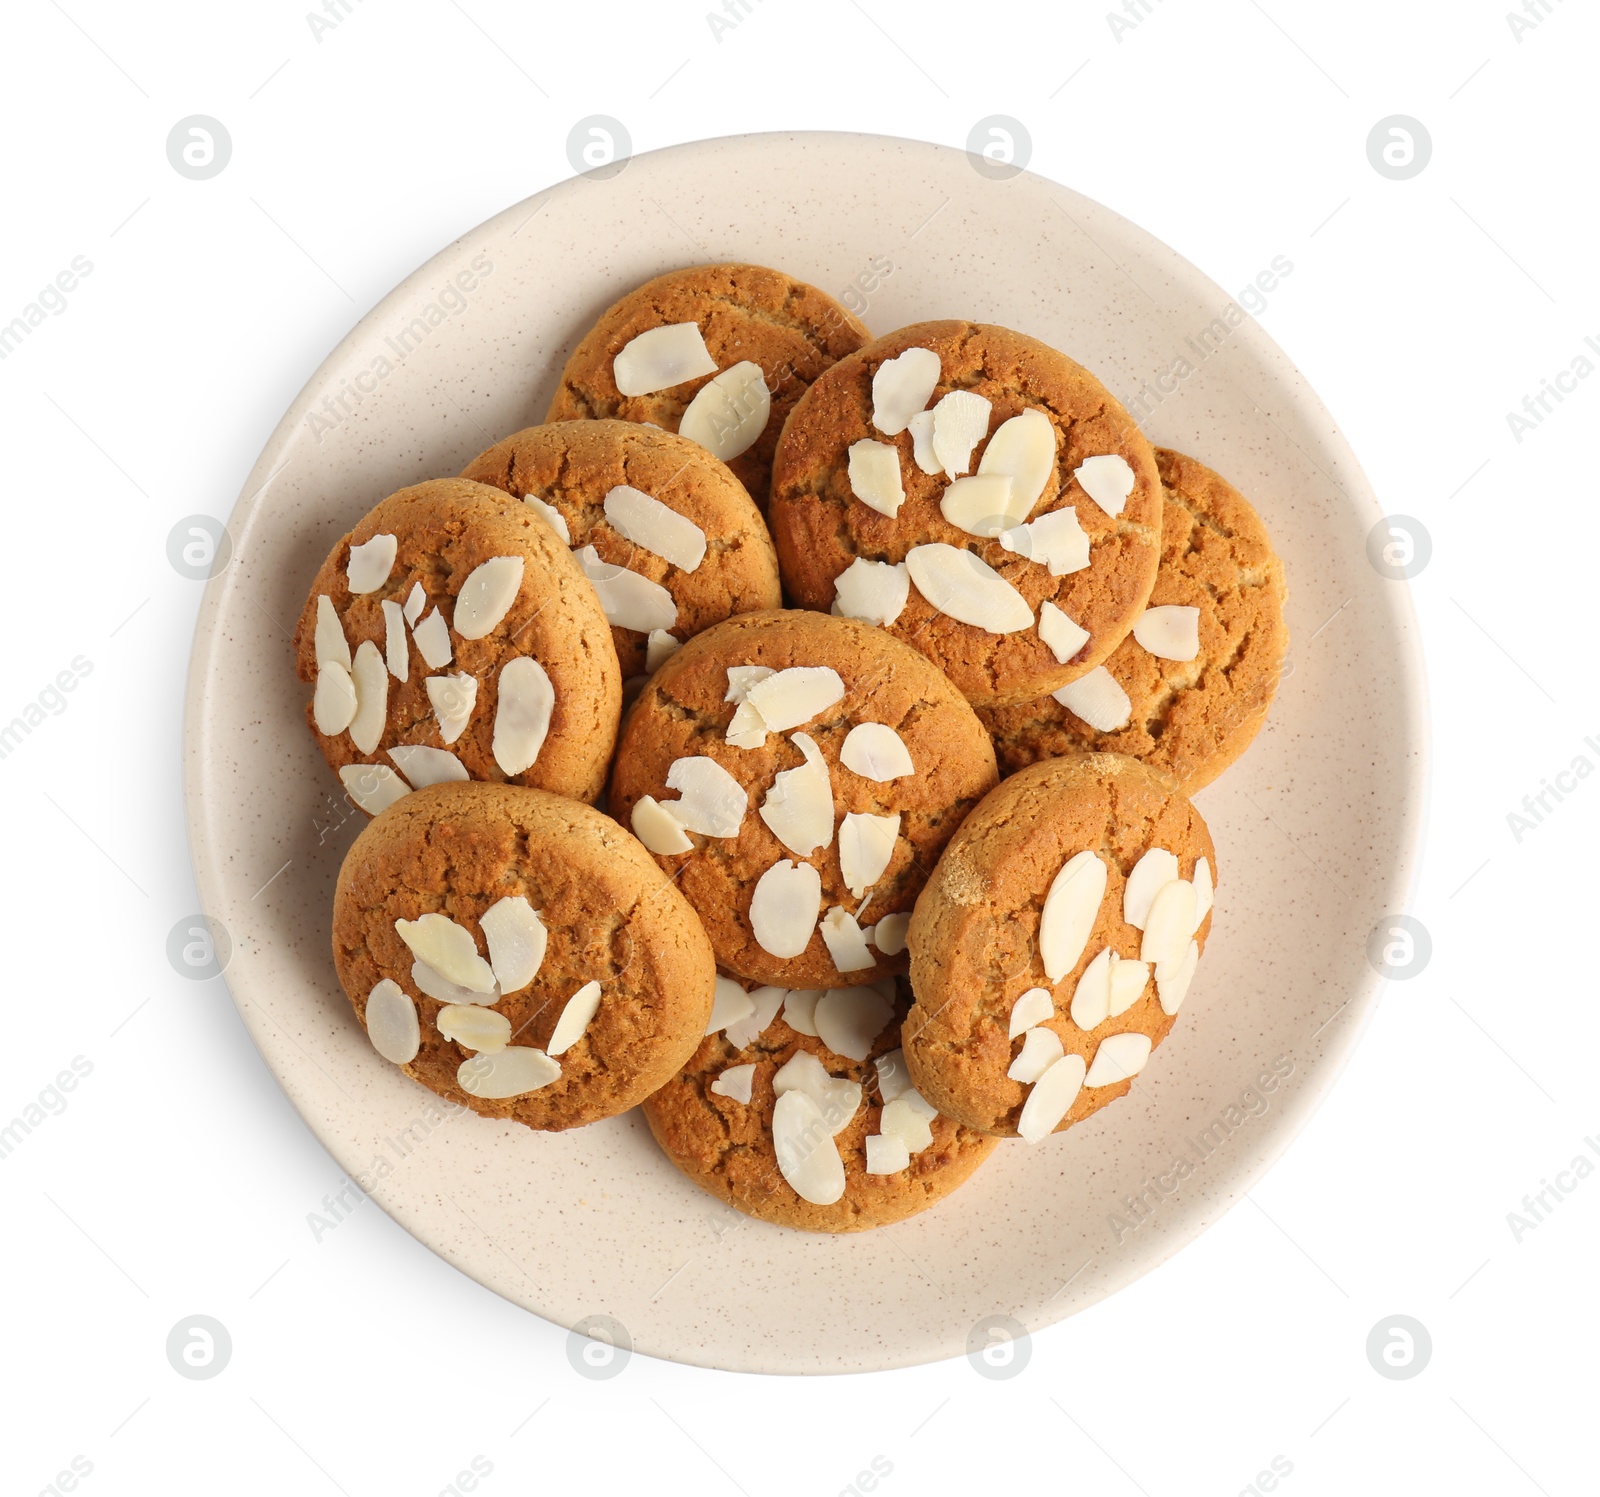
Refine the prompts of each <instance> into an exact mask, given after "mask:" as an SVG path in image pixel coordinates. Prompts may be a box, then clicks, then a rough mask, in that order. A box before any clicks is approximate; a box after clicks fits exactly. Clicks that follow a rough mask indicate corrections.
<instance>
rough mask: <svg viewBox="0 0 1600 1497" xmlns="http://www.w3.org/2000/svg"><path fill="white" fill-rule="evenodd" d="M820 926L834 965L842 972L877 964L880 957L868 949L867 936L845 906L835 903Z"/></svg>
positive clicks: (856, 970) (824, 942) (824, 943)
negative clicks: (862, 932)
mask: <svg viewBox="0 0 1600 1497" xmlns="http://www.w3.org/2000/svg"><path fill="white" fill-rule="evenodd" d="M818 928H819V929H820V930H821V931H822V943H823V945H825V946H826V947H827V948H828V955H829V957H830V958H832V961H833V965H834V966H835V967H837V968H838V969H839V970H840V971H841V972H859V971H860V970H861V969H862V968H863V967H875V966H877V964H878V959H877V958H876V957H875V956H873V954H872V952H871V951H870V950H869V949H868V947H867V938H866V937H865V936H864V935H862V934H861V927H860V926H859V925H857V924H856V917H855V916H854V915H852V914H851V913H850V911H849V910H847V909H845V908H843V906H841V905H834V907H833V908H832V909H831V910H829V911H828V913H827V914H826V915H824V916H823V917H822V920H821V922H820V925H819V927H818Z"/></svg>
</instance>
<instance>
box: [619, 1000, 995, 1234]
mask: <svg viewBox="0 0 1600 1497" xmlns="http://www.w3.org/2000/svg"><path fill="white" fill-rule="evenodd" d="M723 983H724V984H725V983H726V980H725V979H724V980H723ZM719 986H720V984H719ZM877 986H878V989H879V991H875V990H874V989H873V988H866V989H849V990H841V991H837V992H835V993H831V994H826V995H819V994H816V993H799V994H784V993H781V992H780V991H779V990H778V989H776V988H765V989H762V988H758V989H756V990H755V992H754V993H752V994H750V995H749V997H750V999H753V1000H754V1003H755V1005H756V1011H755V1013H753V1014H752V1015H750V1016H749V1017H747V1018H744V1019H742V1020H741V1021H740V1023H739V1024H736V1025H735V1026H732V1027H731V1032H729V1031H725V1032H720V1033H717V1034H712V1035H708V1036H707V1037H706V1039H705V1040H704V1041H703V1042H702V1043H701V1045H700V1048H699V1049H698V1050H696V1051H695V1053H694V1056H693V1058H692V1059H691V1060H690V1062H689V1064H688V1065H687V1066H685V1067H684V1069H683V1070H682V1071H680V1072H679V1073H678V1075H676V1076H674V1077H673V1078H672V1080H671V1081H669V1082H668V1083H667V1084H666V1085H665V1086H663V1087H662V1088H661V1089H660V1090H659V1091H658V1092H655V1093H654V1094H653V1095H652V1096H651V1097H650V1098H649V1099H648V1100H647V1101H646V1102H645V1105H644V1115H645V1118H646V1120H647V1121H648V1122H649V1124H650V1131H651V1132H652V1133H653V1134H655V1137H656V1142H657V1143H659V1144H660V1145H661V1147H662V1148H663V1149H664V1150H665V1151H666V1153H667V1157H668V1158H669V1159H671V1160H672V1162H673V1163H674V1164H675V1165H677V1166H678V1168H679V1169H680V1170H682V1171H683V1172H684V1174H686V1175H687V1176H688V1177H689V1178H690V1179H691V1180H693V1181H694V1183H695V1184H696V1185H698V1186H700V1187H701V1189H703V1190H707V1191H709V1192H710V1193H711V1194H712V1195H714V1196H717V1197H718V1198H720V1199H721V1200H724V1201H726V1202H727V1203H728V1204H729V1205H730V1206H733V1207H735V1208H736V1209H738V1210H740V1211H743V1212H744V1213H745V1214H746V1215H747V1216H754V1217H757V1218H759V1219H760V1220H762V1221H767V1222H775V1223H777V1224H778V1225H779V1226H783V1227H798V1228H799V1229H801V1230H802V1231H807V1232H859V1231H862V1230H864V1229H866V1228H868V1227H885V1226H888V1225H889V1224H890V1223H891V1222H897V1221H903V1220H904V1219H905V1218H906V1217H908V1216H913V1215H915V1214H916V1213H917V1212H919V1211H925V1210H927V1209H928V1207H930V1206H932V1205H934V1204H935V1203H936V1202H938V1201H941V1200H943V1199H944V1197H945V1196H947V1195H949V1194H950V1192H951V1191H953V1190H954V1189H955V1188H956V1187H957V1186H958V1185H960V1184H962V1183H963V1182H964V1181H965V1180H967V1179H968V1178H969V1177H970V1176H971V1175H972V1172H973V1171H974V1170H975V1169H977V1167H978V1166H979V1165H980V1164H982V1163H983V1161H984V1160H985V1159H986V1158H987V1157H988V1156H989V1154H990V1153H991V1152H992V1151H993V1150H994V1148H995V1147H996V1140H995V1139H993V1138H988V1137H986V1136H984V1135H983V1134H981V1133H978V1132H975V1131H974V1130H973V1129H971V1128H965V1127H962V1126H961V1125H960V1124H958V1123H954V1122H952V1121H951V1120H950V1119H949V1118H946V1117H938V1116H934V1115H933V1109H932V1108H931V1107H929V1106H928V1105H927V1104H926V1103H924V1102H923V1101H922V1099H921V1098H920V1097H919V1096H917V1095H916V1093H915V1092H914V1091H912V1090H911V1088H910V1081H909V1078H908V1077H907V1076H906V1070H905V1061H904V1058H903V1057H902V1056H901V1054H900V1050H899V1046H900V1024H901V1021H902V1020H903V1019H904V1017H905V1013H906V1008H907V1003H908V1000H907V998H906V997H905V995H904V993H903V992H902V991H899V990H897V989H896V986H895V984H894V983H893V982H892V981H890V982H886V983H882V984H879V985H877ZM902 986H903V985H902ZM729 987H731V988H732V989H733V991H734V993H736V994H737V993H738V992H739V991H740V989H739V988H738V987H737V986H736V985H733V984H726V986H724V987H723V988H722V991H724V992H726V991H727V988H729ZM797 1000H803V1001H797ZM780 1003H782V1004H783V1012H782V1014H781V1015H780V1016H775V1015H774V1010H775V1009H776V1008H777V1006H778V1004H780ZM797 1010H798V1011H797ZM819 1010H820V1011H821V1012H822V1014H823V1015H824V1018H823V1024H822V1027H823V1028H825V1029H826V1030H827V1032H828V1033H829V1035H830V1036H831V1037H832V1038H833V1039H834V1040H835V1041H837V1042H838V1043H841V1044H844V1045H846V1046H847V1049H848V1051H849V1052H850V1053H841V1052H839V1051H836V1050H834V1049H832V1048H830V1046H829V1044H828V1043H827V1042H826V1041H825V1040H824V1039H822V1038H821V1037H819V1036H818V1035H817V1034H816V1033H814V1031H815V1030H816V1029H817V1028H818V1027H819V1026H818V1024H817V1014H818V1011H819ZM830 1018H831V1020H832V1022H831V1023H830V1022H829V1020H830ZM791 1020H792V1021H793V1022H792V1023H791ZM880 1024H881V1026H882V1027H881V1028H879V1027H878V1026H879V1025H880ZM795 1025H799V1026H800V1027H799V1028H796V1027H794V1026H795ZM752 1031H754V1032H752ZM780 1088H781V1090H782V1093H783V1095H784V1096H787V1097H788V1099H789V1100H788V1101H786V1102H784V1101H782V1099H781V1098H780V1096H779V1089H780ZM780 1105H781V1106H782V1108H783V1112H782V1114H781V1115H779V1114H778V1109H779V1107H780ZM797 1187H798V1188H797ZM802 1192H804V1194H802Z"/></svg>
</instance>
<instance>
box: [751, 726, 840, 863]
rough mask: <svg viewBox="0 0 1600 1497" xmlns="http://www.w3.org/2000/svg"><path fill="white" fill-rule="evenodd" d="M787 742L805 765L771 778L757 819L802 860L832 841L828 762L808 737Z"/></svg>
mask: <svg viewBox="0 0 1600 1497" xmlns="http://www.w3.org/2000/svg"><path fill="white" fill-rule="evenodd" d="M789 742H790V743H792V744H793V745H794V746H795V747H796V748H797V749H799V750H800V752H801V754H802V755H804V758H805V762H804V763H803V764H800V765H798V766H797V767H796V768H794V769H784V770H780V771H779V772H778V774H777V775H776V776H775V777H774V778H773V781H772V788H771V789H770V790H768V791H767V794H766V798H765V799H764V800H763V801H762V802H761V819H762V820H763V821H764V822H766V824H767V826H768V827H769V828H770V829H771V831H772V835H773V836H774V837H776V838H777V839H778V841H780V842H781V843H783V845H784V846H785V847H786V848H788V849H789V851H790V852H792V853H793V854H794V855H795V856H796V857H797V858H805V857H810V855H811V854H812V853H814V852H815V851H816V850H817V849H818V848H819V847H826V846H827V845H828V844H829V843H830V842H832V841H833V782H832V781H831V780H830V779H829V777H828V761H827V760H826V759H824V758H823V757H822V750H821V749H819V748H818V747H817V745H816V743H815V742H814V741H813V739H812V738H811V736H810V735H809V734H807V733H796V734H794V735H793V737H791V738H790V740H789ZM841 856H842V848H841Z"/></svg>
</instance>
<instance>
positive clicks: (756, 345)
mask: <svg viewBox="0 0 1600 1497" xmlns="http://www.w3.org/2000/svg"><path fill="white" fill-rule="evenodd" d="M686 323H692V324H694V325H695V326H696V327H698V329H699V333H700V341H701V353H700V356H699V357H698V358H696V357H695V353H696V351H695V349H694V348H693V342H694V340H693V339H692V338H691V339H689V340H688V343H689V348H688V350H687V353H688V355H689V359H688V362H686V363H685V364H683V365H681V366H680V367H683V368H691V369H693V370H695V372H694V373H692V374H687V375H684V376H683V377H681V378H679V379H677V380H675V381H674V382H673V383H672V384H670V385H667V386H665V387H662V388H657V389H650V390H644V391H641V392H640V393H637V394H624V393H623V391H622V389H619V388H618V377H617V370H616V359H617V355H618V354H620V353H622V351H623V350H624V349H625V348H627V347H628V346H629V344H630V343H632V342H633V340H634V339H636V338H638V337H639V335H640V334H642V333H649V332H651V331H652V330H654V329H657V328H665V327H673V326H681V325H683V324H686ZM870 336H871V334H869V333H868V332H867V330H866V328H865V327H864V326H863V325H862V323H861V322H860V320H859V319H858V318H856V317H855V316H853V315H852V314H851V313H849V312H847V311H846V310H845V309H844V308H843V307H841V306H840V305H839V303H838V302H836V301H835V300H834V299H833V298H832V297H831V296H829V295H828V294H827V293H826V292H824V291H819V290H817V288H816V287H815V286H808V285H807V284H806V283H805V282H804V281H797V280H795V279H794V277H793V276H787V275H784V274H783V272H782V271H778V270H768V269H766V268H765V267H764V266H761V265H740V264H732V265H690V266H687V267H686V268H684V269H683V270H673V271H669V272H668V273H667V274H666V275H660V276H657V277H656V278H655V279H654V280H652V281H646V282H645V283H644V285H642V286H640V287H638V288H637V289H636V290H634V291H630V292H629V293H628V294H627V295H626V296H624V297H623V298H622V299H621V300H620V301H617V302H614V303H613V304H612V305H611V306H610V307H608V308H607V309H606V311H605V312H604V313H603V314H602V315H601V317H600V320H599V321H598V322H597V323H596V324H595V325H594V327H593V328H591V329H590V330H589V332H588V333H587V334H585V336H584V339H583V341H582V342H581V343H579V345H578V346H577V348H575V349H574V350H573V352H572V356H571V357H570V358H569V359H568V360H567V364H566V368H565V369H563V370H562V371H561V385H560V388H559V389H558V390H557V391H556V394H555V398H554V399H553V400H552V401H551V402H550V410H549V413H548V414H547V415H546V416H545V420H546V421H572V420H578V419H583V418H589V419H593V418H595V417H604V416H616V417H620V418H621V419H622V420H624V421H648V422H651V423H653V424H654V425H656V426H660V427H663V428H664V429H666V430H667V431H671V432H676V431H678V430H679V429H680V425H681V423H682V421H683V418H684V413H685V411H686V410H687V409H688V408H689V406H690V404H691V403H692V402H693V401H694V400H695V398H696V397H697V396H699V395H700V393H701V391H702V390H704V389H705V387H706V386H707V385H709V384H710V383H711V381H712V380H713V378H718V379H720V378H721V377H722V376H723V375H725V374H727V372H728V371H729V370H732V369H734V368H735V367H736V366H738V365H740V364H743V363H747V362H748V363H754V364H757V365H759V366H760V368H761V372H762V374H763V375H764V377H765V378H764V383H765V388H766V394H765V397H764V400H765V403H766V405H767V407H768V409H767V416H766V420H765V421H764V422H763V423H761V425H760V429H759V431H756V432H753V431H752V430H750V428H751V427H754V426H755V424H756V416H757V415H758V414H759V412H758V411H757V410H756V409H755V406H756V405H757V404H759V403H760V402H761V401H762V399H763V397H762V396H761V395H760V393H759V392H757V391H755V390H754V389H753V387H745V386H743V385H741V382H740V380H739V379H738V378H737V377H730V378H729V379H727V380H724V381H723V388H726V389H727V390H728V392H729V396H730V400H729V401H728V402H726V403H723V402H720V401H719V400H718V398H717V396H716V393H715V392H713V393H712V394H710V395H707V396H706V397H705V399H704V400H703V401H702V402H701V404H700V406H699V407H698V408H697V414H696V416H695V418H693V420H692V421H691V430H693V431H698V432H700V433H702V434H703V433H706V432H710V433H713V434H715V435H716V437H717V440H718V441H719V442H721V443H722V444H723V450H718V451H717V452H716V455H717V456H718V457H722V458H724V460H725V461H726V462H727V464H728V466H729V467H730V468H732V469H733V473H734V476H735V477H736V478H737V479H738V480H739V482H740V483H742V484H743V485H744V486H745V488H746V489H748V490H749V491H750V497H751V498H752V499H754V500H755V502H756V504H757V506H758V507H760V508H761V509H762V510H763V511H764V510H765V509H766V504H767V484H768V480H769V477H770V474H771V469H772V453H773V449H774V448H775V447H776V446H777V443H778V433H779V432H780V431H782V429H783V423H784V421H785V420H787V419H788V415H789V412H790V411H791V410H792V409H793V408H794V403H795V401H797V400H798V399H799V398H800V396H801V395H802V394H803V393H804V392H805V390H806V388H807V386H809V385H810V384H811V382H812V381H813V380H814V379H816V377H817V376H818V375H819V374H821V373H822V371H823V370H824V369H826V368H828V366H829V365H830V364H832V363H833V362H834V360H835V359H839V358H842V357H843V356H844V355H845V354H847V353H852V352H854V350H856V349H858V348H860V347H861V346H862V345H863V344H864V343H866V342H867V341H868V339H869V338H870ZM641 348H642V349H643V350H644V356H640V357H637V358H634V359H633V364H634V367H632V368H630V367H629V364H630V360H629V359H628V358H625V359H624V378H623V384H624V385H626V386H627V388H628V389H629V390H630V391H631V390H635V389H637V388H638V386H640V385H647V384H650V383H651V382H652V381H651V380H650V378H649V377H648V375H647V374H646V375H644V376H643V377H638V371H639V369H640V368H643V369H646V370H648V369H650V368H652V367H661V368H663V369H667V363H666V362H663V363H660V364H659V365H658V364H657V361H656V360H655V359H654V358H653V357H651V356H650V353H651V351H650V349H649V346H648V344H646V345H641V346H640V347H639V348H635V350H634V355H639V354H640V349H641ZM655 352H656V353H661V354H665V355H666V356H667V358H668V360H670V359H672V358H674V357H677V356H680V355H682V354H684V352H685V350H684V349H682V348H666V349H663V348H660V347H658V348H657V349H656V350H655ZM630 357H632V356H630ZM668 372H676V371H672V370H670V369H668ZM629 374H633V375H635V376H636V377H635V378H632V379H630V378H628V377H627V376H628V375H629ZM660 377H662V378H665V377H666V374H665V373H664V374H662V375H661V376H660ZM741 391H742V392H743V393H741ZM730 413H731V414H732V415H735V416H744V415H746V414H748V415H749V417H750V419H749V422H748V424H747V425H746V424H744V423H742V422H741V423H738V429H737V431H736V430H735V424H736V423H735V422H734V421H732V420H730ZM706 418H710V419H709V421H708V420H707V419H706ZM696 439H697V440H698V439H699V438H698V436H697V438H696ZM747 439H748V445H740V444H742V443H745V442H746V441H747ZM734 446H739V450H738V451H737V452H734V451H732V450H731V449H732V447H734ZM714 450H715V449H714Z"/></svg>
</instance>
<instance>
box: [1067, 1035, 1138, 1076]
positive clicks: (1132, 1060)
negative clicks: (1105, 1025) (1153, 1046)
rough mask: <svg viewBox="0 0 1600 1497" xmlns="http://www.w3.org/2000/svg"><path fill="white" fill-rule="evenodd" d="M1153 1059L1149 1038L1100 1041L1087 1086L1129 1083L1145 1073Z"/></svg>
mask: <svg viewBox="0 0 1600 1497" xmlns="http://www.w3.org/2000/svg"><path fill="white" fill-rule="evenodd" d="M1149 1059H1150V1036H1149V1035H1147V1034H1134V1033H1129V1034H1110V1035H1107V1036H1106V1037H1105V1039H1103V1040H1101V1041H1100V1048H1099V1049H1098V1050H1096V1051H1095V1052H1094V1061H1093V1062H1092V1063H1091V1064H1090V1066H1089V1074H1088V1075H1087V1076H1085V1077H1084V1078H1083V1084H1084V1085H1085V1086H1115V1085H1116V1083H1117V1082H1119V1081H1127V1080H1128V1079H1129V1078H1130V1077H1133V1076H1137V1075H1138V1074H1139V1072H1140V1071H1142V1070H1143V1069H1144V1063H1145V1062H1146V1061H1147V1060H1149Z"/></svg>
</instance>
